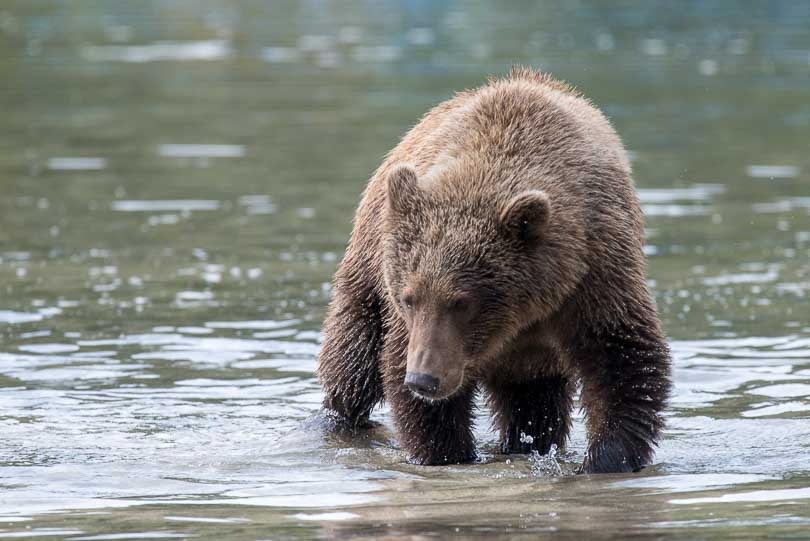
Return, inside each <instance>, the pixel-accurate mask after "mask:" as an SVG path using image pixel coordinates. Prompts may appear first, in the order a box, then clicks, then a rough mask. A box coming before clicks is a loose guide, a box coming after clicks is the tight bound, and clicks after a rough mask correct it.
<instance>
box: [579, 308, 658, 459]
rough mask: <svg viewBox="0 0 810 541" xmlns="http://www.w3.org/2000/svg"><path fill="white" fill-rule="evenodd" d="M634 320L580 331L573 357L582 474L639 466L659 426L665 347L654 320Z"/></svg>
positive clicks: (649, 456) (648, 453)
mask: <svg viewBox="0 0 810 541" xmlns="http://www.w3.org/2000/svg"><path fill="white" fill-rule="evenodd" d="M636 321H637V322H635V323H624V324H619V325H611V326H606V327H602V328H599V329H594V330H591V331H590V332H585V333H581V334H580V340H578V343H579V347H578V350H577V352H576V355H577V357H578V359H579V361H580V375H581V378H582V407H583V409H584V410H585V414H586V423H587V428H588V451H587V455H586V457H585V463H584V464H583V466H582V471H583V472H585V473H620V472H634V471H638V470H640V469H642V468H643V467H644V466H646V465H647V464H649V463H650V460H651V459H652V455H653V448H654V447H655V445H657V443H658V439H659V438H660V435H661V431H662V429H663V427H664V419H663V417H662V411H663V409H664V406H665V404H666V401H667V398H668V396H669V390H670V386H671V383H670V378H669V374H670V358H669V349H668V347H667V344H666V342H665V340H664V338H663V336H661V333H660V331H659V330H658V324H657V321H648V322H646V323H639V322H638V320H636Z"/></svg>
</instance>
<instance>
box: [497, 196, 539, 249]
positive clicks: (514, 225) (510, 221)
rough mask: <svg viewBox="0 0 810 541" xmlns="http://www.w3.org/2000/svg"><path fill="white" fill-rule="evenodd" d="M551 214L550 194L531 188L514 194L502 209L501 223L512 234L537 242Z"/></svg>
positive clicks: (530, 241)
mask: <svg viewBox="0 0 810 541" xmlns="http://www.w3.org/2000/svg"><path fill="white" fill-rule="evenodd" d="M550 215H551V205H550V204H549V201H548V195H546V193H545V192H542V191H540V190H529V191H526V192H523V193H521V194H518V195H516V196H514V197H513V198H512V199H510V200H509V202H508V203H506V205H505V206H504V209H503V211H501V223H503V224H504V226H506V228H507V230H508V231H509V233H510V234H512V235H514V236H515V237H517V238H519V239H520V240H523V241H525V242H528V243H535V242H538V241H539V240H540V237H541V236H542V235H543V229H544V228H545V226H546V224H547V223H548V219H549V216H550Z"/></svg>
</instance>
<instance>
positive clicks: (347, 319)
mask: <svg viewBox="0 0 810 541" xmlns="http://www.w3.org/2000/svg"><path fill="white" fill-rule="evenodd" d="M367 270H368V268H367V267H366V266H364V265H362V263H361V262H358V261H355V260H353V259H351V258H350V257H349V256H347V258H346V259H344V261H343V262H342V263H341V266H340V268H339V269H338V272H337V275H336V277H335V295H334V299H333V300H332V303H331V305H330V309H329V314H328V316H327V318H326V322H325V324H324V342H323V346H322V347H321V352H320V355H319V357H318V379H319V380H320V382H321V385H322V386H323V390H324V393H325V396H324V401H323V406H324V408H325V410H326V413H327V414H329V415H330V416H333V417H334V418H335V420H336V421H337V425H338V427H339V428H342V429H347V428H348V429H352V430H353V429H357V428H363V427H366V426H367V425H368V418H369V415H370V413H371V410H372V409H373V408H374V406H375V405H376V404H377V403H379V402H380V401H381V400H382V398H383V385H382V376H381V371H380V353H381V350H382V341H383V325H382V314H381V304H380V300H379V298H378V295H377V293H376V292H375V291H374V289H373V287H372V285H371V284H373V283H374V281H373V280H370V279H369V278H368V277H367V276H365V271H367Z"/></svg>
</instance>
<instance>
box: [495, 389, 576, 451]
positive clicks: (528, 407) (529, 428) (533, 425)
mask: <svg viewBox="0 0 810 541" xmlns="http://www.w3.org/2000/svg"><path fill="white" fill-rule="evenodd" d="M487 388H488V391H489V404H490V407H491V408H492V412H493V414H494V417H495V425H496V426H497V428H498V430H499V432H500V435H501V451H502V452H503V453H504V454H511V453H523V454H528V453H530V452H532V451H537V452H538V453H540V454H543V455H545V454H548V452H549V450H550V449H551V446H552V445H556V446H557V447H558V448H560V449H563V448H564V447H565V442H566V440H567V439H568V432H569V429H570V427H571V409H572V407H573V406H572V397H573V385H572V384H571V381H570V380H569V379H568V378H567V377H566V376H563V375H553V376H552V375H549V376H544V377H537V378H535V379H532V380H529V381H520V382H510V381H498V380H495V381H491V382H488V383H487Z"/></svg>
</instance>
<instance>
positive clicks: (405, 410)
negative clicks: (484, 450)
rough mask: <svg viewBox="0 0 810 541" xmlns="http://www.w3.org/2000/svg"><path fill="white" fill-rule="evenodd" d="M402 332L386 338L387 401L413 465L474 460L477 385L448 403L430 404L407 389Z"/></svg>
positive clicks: (461, 390)
mask: <svg viewBox="0 0 810 541" xmlns="http://www.w3.org/2000/svg"><path fill="white" fill-rule="evenodd" d="M405 336H406V335H405V334H404V333H403V332H399V333H397V332H394V333H392V334H391V335H389V336H388V337H387V338H386V345H385V349H386V351H385V352H384V353H383V364H384V366H385V367H386V374H385V399H386V400H387V401H388V402H389V403H390V404H391V411H392V414H393V418H394V424H395V425H396V427H397V434H398V436H399V440H400V445H401V446H402V447H403V448H404V449H405V451H406V452H407V453H408V457H409V459H410V461H411V462H412V463H414V464H421V465H436V464H459V463H462V462H469V461H471V460H474V459H475V456H476V455H475V440H474V438H473V433H472V417H473V399H474V397H475V389H476V388H475V385H474V384H468V385H467V386H466V387H464V388H462V389H459V391H458V392H456V393H455V394H454V395H453V396H451V397H450V398H447V399H445V400H438V401H428V400H425V399H422V398H419V397H417V396H415V395H414V394H413V393H412V392H411V391H410V390H409V389H408V388H407V387H405V384H404V381H405V368H404V367H405V347H406V344H407V339H406V338H405Z"/></svg>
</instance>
